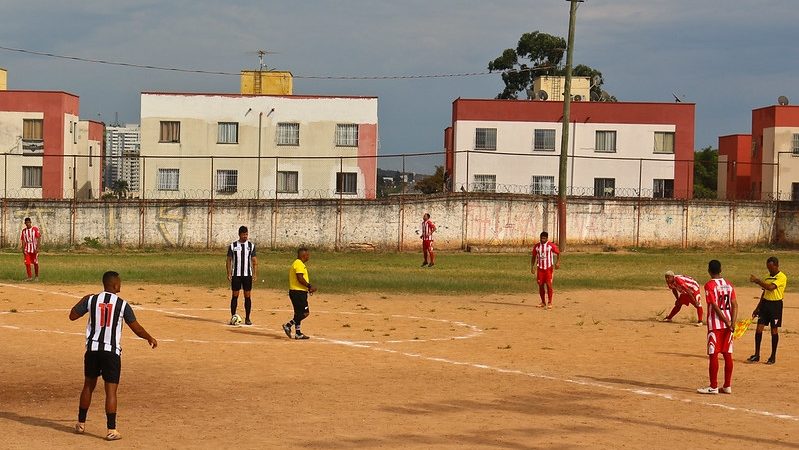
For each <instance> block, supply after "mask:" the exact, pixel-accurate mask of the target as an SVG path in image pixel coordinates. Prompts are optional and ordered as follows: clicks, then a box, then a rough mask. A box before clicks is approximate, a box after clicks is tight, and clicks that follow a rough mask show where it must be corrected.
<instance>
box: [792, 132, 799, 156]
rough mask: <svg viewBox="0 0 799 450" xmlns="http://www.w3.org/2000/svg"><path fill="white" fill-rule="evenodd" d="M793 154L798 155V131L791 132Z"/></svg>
mask: <svg viewBox="0 0 799 450" xmlns="http://www.w3.org/2000/svg"><path fill="white" fill-rule="evenodd" d="M791 152H792V153H793V156H799V133H794V134H793V145H792V146H791Z"/></svg>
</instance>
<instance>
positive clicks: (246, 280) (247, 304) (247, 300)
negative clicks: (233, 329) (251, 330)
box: [242, 276, 252, 325]
mask: <svg viewBox="0 0 799 450" xmlns="http://www.w3.org/2000/svg"><path fill="white" fill-rule="evenodd" d="M242 287H243V288H244V314H245V317H244V324H245V325H252V321H251V320H250V312H251V311H252V277H251V276H249V277H243V280H242Z"/></svg>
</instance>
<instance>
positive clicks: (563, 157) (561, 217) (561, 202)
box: [558, 0, 583, 251]
mask: <svg viewBox="0 0 799 450" xmlns="http://www.w3.org/2000/svg"><path fill="white" fill-rule="evenodd" d="M566 1H568V2H569V38H568V42H567V45H566V82H565V83H564V85H563V123H562V127H561V138H560V165H559V167H558V168H559V171H558V246H559V247H560V249H561V251H562V250H564V249H565V248H566V166H567V165H568V157H569V122H570V121H571V101H572V99H571V90H572V60H573V58H572V57H573V56H574V23H575V22H576V20H577V4H578V3H581V2H582V1H583V0H566Z"/></svg>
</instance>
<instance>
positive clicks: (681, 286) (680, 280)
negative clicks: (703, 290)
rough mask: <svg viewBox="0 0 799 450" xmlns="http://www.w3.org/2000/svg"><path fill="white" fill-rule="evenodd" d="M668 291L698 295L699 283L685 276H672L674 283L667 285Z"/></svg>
mask: <svg viewBox="0 0 799 450" xmlns="http://www.w3.org/2000/svg"><path fill="white" fill-rule="evenodd" d="M668 286H669V289H674V290H676V291H677V293H679V294H688V295H690V296H695V295H697V294H699V291H700V288H699V283H697V282H696V280H694V279H693V278H691V277H687V276H685V275H674V281H672V282H671V283H668Z"/></svg>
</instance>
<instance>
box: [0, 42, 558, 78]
mask: <svg viewBox="0 0 799 450" xmlns="http://www.w3.org/2000/svg"><path fill="white" fill-rule="evenodd" d="M0 50H5V51H9V52H16V53H24V54H26V55H34V56H43V57H47V58H56V59H66V60H70V61H78V62H85V63H92V64H105V65H109V66H122V67H131V68H135V69H146V70H163V71H169V72H181V73H193V74H202V75H224V76H236V77H237V76H239V75H241V74H240V73H239V72H222V71H213V70H202V69H183V68H179V67H166V66H154V65H149V64H136V63H128V62H122V61H109V60H105V59H95V58H81V57H79V56H68V55H59V54H55V53H47V52H39V51H35V50H26V49H22V48H12V47H5V46H0ZM553 67H554V66H540V67H525V68H520V69H508V70H502V71H494V72H492V71H488V72H462V73H439V74H418V75H385V76H379V75H378V76H374V75H341V76H336V75H292V76H293V77H294V78H300V79H309V80H415V79H425V78H465V77H477V76H486V75H496V74H503V73H515V72H533V71H540V70H548V69H551V68H553Z"/></svg>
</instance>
